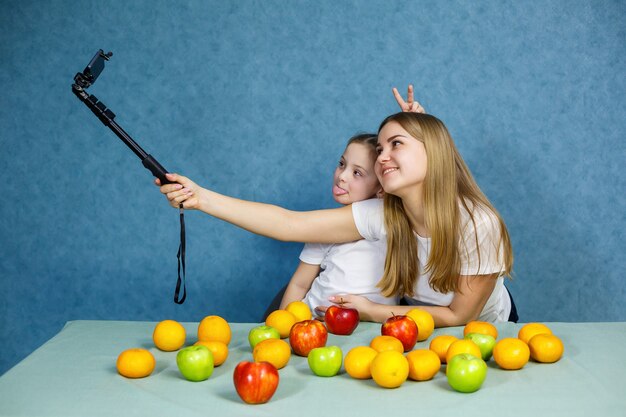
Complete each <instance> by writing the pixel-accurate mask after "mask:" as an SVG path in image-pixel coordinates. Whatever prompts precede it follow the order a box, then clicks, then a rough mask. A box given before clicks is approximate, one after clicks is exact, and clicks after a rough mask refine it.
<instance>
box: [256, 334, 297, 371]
mask: <svg viewBox="0 0 626 417" xmlns="http://www.w3.org/2000/svg"><path fill="white" fill-rule="evenodd" d="M252 358H253V359H254V361H255V362H269V363H271V364H272V365H274V366H275V367H276V369H282V368H284V367H285V365H287V363H288V362H289V358H291V347H290V346H289V343H287V342H285V341H284V340H281V339H266V340H263V341H261V342H259V343H258V344H257V345H256V346H255V347H254V350H253V351H252Z"/></svg>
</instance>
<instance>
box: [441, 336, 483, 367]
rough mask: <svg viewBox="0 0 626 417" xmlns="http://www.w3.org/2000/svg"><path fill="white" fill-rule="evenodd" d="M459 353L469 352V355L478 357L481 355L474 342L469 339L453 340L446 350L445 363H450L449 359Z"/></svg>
mask: <svg viewBox="0 0 626 417" xmlns="http://www.w3.org/2000/svg"><path fill="white" fill-rule="evenodd" d="M459 353H469V354H470V355H473V356H477V357H479V358H481V357H482V352H481V351H480V348H479V347H478V345H476V343H474V342H472V341H471V340H469V339H460V340H455V341H454V342H452V344H450V346H449V347H448V351H447V352H446V363H450V359H452V357H453V356H456V355H458V354H459Z"/></svg>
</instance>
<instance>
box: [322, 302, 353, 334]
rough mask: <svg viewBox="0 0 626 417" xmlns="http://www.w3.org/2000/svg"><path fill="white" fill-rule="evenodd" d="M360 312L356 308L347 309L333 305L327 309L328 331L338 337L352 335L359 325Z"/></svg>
mask: <svg viewBox="0 0 626 417" xmlns="http://www.w3.org/2000/svg"><path fill="white" fill-rule="evenodd" d="M359 320H360V318H359V311H358V310H357V309H355V308H345V307H341V306H335V305H332V306H330V307H328V308H327V309H326V313H325V314H324V323H326V327H327V328H328V331H329V332H331V333H332V334H337V335H342V336H346V335H350V334H352V332H353V331H354V329H356V327H357V326H358V325H359Z"/></svg>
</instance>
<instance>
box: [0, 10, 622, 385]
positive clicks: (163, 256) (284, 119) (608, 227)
mask: <svg viewBox="0 0 626 417" xmlns="http://www.w3.org/2000/svg"><path fill="white" fill-rule="evenodd" d="M335 3H337V4H335ZM79 4H80V6H79ZM624 28H626V7H625V3H624V2H623V1H569V0H567V1H565V0H564V1H547V2H538V1H537V2H519V1H492V2H470V1H467V2H447V1H446V2H436V1H430V2H422V1H411V2H404V1H393V2H388V1H345V2H334V1H315V2H313V1H311V2H303V1H289V2H288V1H275V0H270V1H238V2H235V1H223V0H219V1H217V0H210V1H207V0H202V1H201V0H189V1H182V2H167V1H155V0H150V1H147V0H141V1H132V2H128V1H117V0H116V1H106V2H102V1H94V0H89V1H81V2H72V1H48V2H34V1H24V0H21V1H14V0H5V1H3V2H2V3H1V6H0V31H1V38H0V56H1V59H0V61H1V64H0V91H1V92H0V109H1V110H0V139H1V142H0V144H1V147H0V167H1V169H2V174H3V181H2V203H0V239H1V241H0V243H1V245H2V247H1V248H2V251H1V254H0V280H1V285H2V289H3V291H2V293H1V295H0V340H1V341H2V342H1V343H2V348H1V350H0V352H2V353H1V354H0V373H2V372H4V371H6V370H7V369H8V368H9V367H11V366H13V365H14V364H15V363H17V361H19V360H20V359H22V358H23V357H24V356H26V355H27V354H28V353H30V352H31V351H32V350H33V349H35V348H36V347H38V346H39V345H40V344H41V343H43V342H44V341H46V340H47V339H48V338H50V337H51V336H53V335H54V334H55V333H56V332H57V331H59V330H60V328H61V327H62V326H63V324H64V323H65V322H66V321H68V320H74V319H119V320H162V319H165V318H172V319H176V320H182V321H199V320H200V319H201V318H202V317H204V316H205V315H208V314H219V315H222V316H224V317H225V318H227V319H228V320H230V321H242V322H243V321H245V322H254V321H258V320H260V316H261V314H262V312H263V310H264V309H265V307H266V305H267V304H268V303H269V301H270V299H271V298H272V296H273V295H274V293H275V292H276V291H277V290H278V289H279V288H280V287H281V286H282V285H284V283H285V282H287V280H288V279H289V277H290V275H291V273H292V271H293V269H294V268H295V266H296V264H297V255H298V253H299V250H300V247H301V245H299V244H295V243H280V242H274V241H271V240H268V239H265V238H261V237H257V236H253V235H251V234H249V233H247V232H244V231H241V230H238V229H236V228H234V227H232V226H230V225H226V224H223V223H221V222H219V221H217V220H214V219H210V218H208V217H207V216H205V215H201V214H199V213H187V224H188V291H189V297H188V301H187V302H186V303H185V304H184V305H183V306H177V305H174V303H173V301H172V294H173V290H174V284H175V277H176V258H175V253H176V250H177V245H178V242H177V239H178V223H177V222H178V218H177V212H176V211H175V210H173V209H171V208H170V207H169V206H168V205H167V204H166V202H165V200H164V198H163V197H162V196H161V195H160V194H159V193H158V191H157V189H156V187H154V186H153V185H152V184H151V178H150V175H149V173H148V172H147V171H145V170H144V168H143V167H141V165H140V164H139V161H138V160H137V159H136V158H135V156H134V155H132V154H131V153H130V152H129V151H128V149H126V147H125V146H124V145H123V144H122V143H121V142H120V141H119V140H118V139H117V138H116V137H115V136H114V135H113V134H112V133H111V132H110V131H108V130H107V129H106V128H104V127H103V126H102V125H101V124H100V122H99V121H98V120H97V119H96V118H95V117H93V116H92V115H91V113H90V112H89V111H88V110H87V108H86V107H84V106H83V104H81V103H80V102H79V101H78V100H77V99H76V98H75V97H74V96H73V95H72V93H71V88H70V87H71V81H72V77H73V76H74V74H75V73H76V72H77V71H79V70H82V69H83V68H84V66H85V65H86V64H87V62H88V60H89V59H90V58H91V57H92V56H93V54H94V52H95V51H96V50H97V49H99V48H103V49H105V50H112V51H113V52H114V54H115V55H114V57H113V59H112V61H111V62H109V63H108V64H107V68H106V71H105V72H104V73H103V74H102V76H101V77H100V79H99V80H98V82H97V83H96V84H95V85H94V86H93V87H92V88H91V89H90V92H91V93H93V94H96V95H97V96H98V97H99V98H100V99H101V100H102V101H103V102H105V103H106V104H107V105H108V106H110V107H111V108H112V109H113V111H115V112H116V113H117V114H118V117H117V121H118V122H119V123H120V125H122V126H123V127H124V128H125V129H126V130H127V131H128V132H129V133H130V134H131V135H132V136H133V137H134V138H135V139H136V140H137V141H138V142H139V143H141V144H142V145H143V147H144V148H146V149H147V150H148V151H149V152H150V153H152V154H153V155H155V156H156V157H157V158H158V159H160V160H161V162H162V163H163V164H164V165H165V166H166V167H167V168H168V169H170V170H172V171H178V172H182V173H184V174H186V175H188V176H190V177H192V178H194V179H196V180H197V181H198V182H200V183H201V184H203V185H206V186H209V187H212V188H214V189H216V190H218V191H221V192H225V193H228V194H231V195H234V196H238V197H241V198H247V199H255V200H261V201H265V202H272V203H276V204H280V205H284V206H287V207H289V208H293V209H312V208H321V207H331V206H333V203H332V199H331V196H330V181H331V172H332V169H333V168H334V166H335V163H336V160H337V157H338V156H339V155H340V153H341V151H342V150H343V146H344V143H345V141H346V139H347V138H348V137H349V136H351V135H352V134H354V133H355V132H357V131H365V130H375V129H376V128H377V126H378V124H379V122H380V121H381V120H382V119H383V118H384V117H385V116H386V115H388V114H390V113H392V112H395V111H396V105H395V102H394V100H393V99H392V96H391V93H390V90H391V87H393V86H398V87H401V89H402V90H403V91H404V90H405V87H406V85H407V84H408V83H409V82H413V83H415V88H416V91H417V96H418V98H419V100H420V101H421V102H422V103H423V104H424V105H425V107H426V108H427V109H428V110H429V112H431V113H433V114H435V115H437V116H438V117H439V118H441V119H442V120H443V121H444V122H445V123H446V124H447V125H448V127H449V129H450V131H451V132H452V134H453V136H454V137H455V139H456V141H457V144H458V146H459V148H460V150H461V152H462V153H463V155H464V156H465V158H466V161H467V163H468V164H469V166H470V168H471V169H472V170H473V172H474V174H475V176H476V177H477V179H478V181H479V183H480V185H481V186H482V188H483V189H484V191H485V192H486V193H487V195H488V196H489V197H490V198H491V199H492V201H493V203H494V204H495V205H496V207H497V208H498V209H499V210H500V211H501V213H502V215H503V217H504V218H505V220H506V222H507V224H508V227H509V230H510V233H511V236H512V239H513V244H514V249H515V255H516V263H515V280H514V281H513V282H512V283H510V288H511V289H512V292H513V294H514V295H515V297H516V301H517V303H518V307H519V309H520V315H521V318H522V320H523V321H535V320H537V321H616V320H626V307H625V306H624V300H625V299H626V297H625V292H626V282H625V281H624V279H623V277H624V272H625V271H626V268H625V267H626V263H625V261H624V254H625V253H626V251H625V244H624V240H623V239H624V233H623V229H624V226H625V224H626V221H625V220H626V200H625V197H624V194H625V193H624V191H625V190H626V181H625V180H624V175H623V166H624V162H625V160H626V158H625V157H626V147H625V145H624V142H625V141H624V139H625V137H626V127H625V123H624V121H625V120H626V109H625V104H624V103H625V102H626V100H625V98H626V94H625V93H626V88H625V80H626V77H625V71H624V69H625V68H626V59H625V58H626V54H625V52H626V34H625V29H624ZM77 343H79V341H77ZM103 343H106V341H103Z"/></svg>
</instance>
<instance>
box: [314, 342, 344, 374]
mask: <svg viewBox="0 0 626 417" xmlns="http://www.w3.org/2000/svg"><path fill="white" fill-rule="evenodd" d="M342 359H343V352H342V351H341V349H340V348H339V346H325V347H318V348H315V349H312V350H311V351H310V352H309V355H308V356H307V361H308V363H309V368H311V370H312V371H313V373H314V374H315V375H317V376H325V377H329V376H335V375H337V373H338V372H339V370H340V369H341V363H342Z"/></svg>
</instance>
